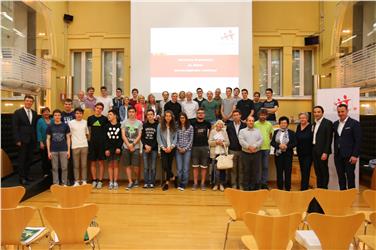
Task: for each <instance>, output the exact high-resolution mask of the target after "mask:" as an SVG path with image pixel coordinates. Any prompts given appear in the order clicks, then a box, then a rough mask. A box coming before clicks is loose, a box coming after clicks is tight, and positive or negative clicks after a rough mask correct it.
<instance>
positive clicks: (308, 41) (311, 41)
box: [304, 36, 320, 46]
mask: <svg viewBox="0 0 376 250" xmlns="http://www.w3.org/2000/svg"><path fill="white" fill-rule="evenodd" d="M318 44H320V37H319V36H308V37H305V38H304V45H305V46H309V45H318Z"/></svg>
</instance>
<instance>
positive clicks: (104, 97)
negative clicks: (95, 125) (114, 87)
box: [97, 86, 113, 116]
mask: <svg viewBox="0 0 376 250" xmlns="http://www.w3.org/2000/svg"><path fill="white" fill-rule="evenodd" d="M98 102H101V103H103V106H104V108H103V112H102V115H104V116H107V114H108V111H109V110H110V109H111V108H112V104H113V103H112V98H111V97H110V96H108V94H107V88H106V86H102V87H101V96H98V97H97V103H98Z"/></svg>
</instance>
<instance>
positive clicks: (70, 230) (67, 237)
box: [42, 204, 98, 244]
mask: <svg viewBox="0 0 376 250" xmlns="http://www.w3.org/2000/svg"><path fill="white" fill-rule="evenodd" d="M42 212H43V216H44V217H45V218H46V220H47V221H48V223H49V224H50V226H51V227H52V229H53V230H54V231H55V233H56V234H57V237H58V239H59V243H60V244H74V243H83V242H84V236H85V232H86V230H87V228H88V227H89V225H90V222H91V221H92V220H93V219H94V217H95V216H96V214H97V212H98V206H97V205H95V204H86V205H82V206H79V207H72V208H60V207H44V208H43V209H42Z"/></svg>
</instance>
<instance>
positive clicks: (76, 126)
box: [68, 108, 89, 186]
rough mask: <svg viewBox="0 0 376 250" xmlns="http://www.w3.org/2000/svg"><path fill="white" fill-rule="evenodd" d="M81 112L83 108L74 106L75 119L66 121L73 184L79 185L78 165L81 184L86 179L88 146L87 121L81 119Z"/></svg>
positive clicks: (84, 182)
mask: <svg viewBox="0 0 376 250" xmlns="http://www.w3.org/2000/svg"><path fill="white" fill-rule="evenodd" d="M83 113H84V111H83V109H81V108H76V109H75V110H74V114H75V119H74V120H71V121H69V122H68V125H69V128H70V131H71V137H72V139H71V142H72V151H73V166H74V186H79V185H80V165H81V180H82V184H86V179H87V155H88V147H89V145H88V141H87V138H88V137H89V129H88V127H87V121H86V120H84V119H82V118H83Z"/></svg>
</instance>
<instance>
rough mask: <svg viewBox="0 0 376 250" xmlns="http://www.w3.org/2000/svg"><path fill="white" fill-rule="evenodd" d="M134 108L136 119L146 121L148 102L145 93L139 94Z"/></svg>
mask: <svg viewBox="0 0 376 250" xmlns="http://www.w3.org/2000/svg"><path fill="white" fill-rule="evenodd" d="M134 108H135V109H136V119H137V120H139V121H142V123H144V122H145V120H146V119H145V117H146V110H147V104H146V102H145V97H144V96H143V95H139V96H138V98H137V103H136V104H135V105H134Z"/></svg>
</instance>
